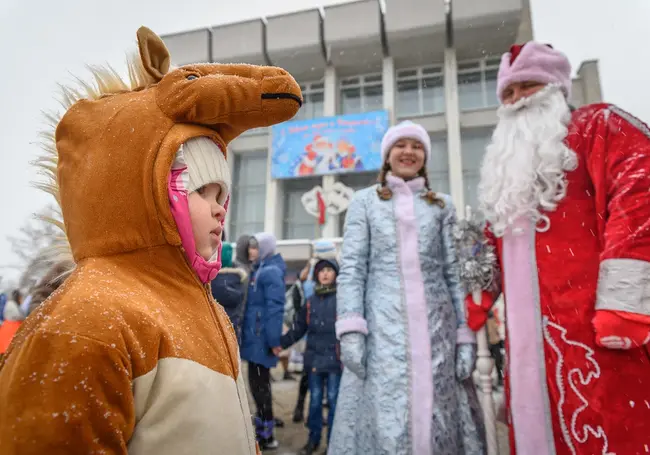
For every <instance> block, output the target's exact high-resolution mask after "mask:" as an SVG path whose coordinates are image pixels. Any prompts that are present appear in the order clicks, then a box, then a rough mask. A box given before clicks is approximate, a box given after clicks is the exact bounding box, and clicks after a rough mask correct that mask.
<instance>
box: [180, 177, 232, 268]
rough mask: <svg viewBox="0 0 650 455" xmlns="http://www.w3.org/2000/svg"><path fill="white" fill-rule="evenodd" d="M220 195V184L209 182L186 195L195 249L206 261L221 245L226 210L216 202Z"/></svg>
mask: <svg viewBox="0 0 650 455" xmlns="http://www.w3.org/2000/svg"><path fill="white" fill-rule="evenodd" d="M220 195H221V185H219V184H218V183H210V184H208V185H205V186H202V187H201V188H199V189H198V190H196V191H194V192H192V193H190V195H189V197H188V203H189V208H190V219H191V221H192V233H193V234H194V243H195V244H196V251H197V252H198V253H199V254H200V255H201V257H202V258H203V259H205V260H206V261H207V260H209V259H210V258H212V256H214V253H215V252H216V251H217V250H218V248H219V245H221V232H222V231H223V227H222V223H223V220H224V218H225V216H226V210H225V209H224V208H223V207H222V206H221V205H220V204H219V203H218V202H217V200H218V199H219V196H220Z"/></svg>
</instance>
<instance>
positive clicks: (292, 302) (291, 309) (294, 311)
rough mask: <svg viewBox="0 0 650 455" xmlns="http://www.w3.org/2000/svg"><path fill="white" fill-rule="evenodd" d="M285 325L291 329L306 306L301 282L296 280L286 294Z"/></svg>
mask: <svg viewBox="0 0 650 455" xmlns="http://www.w3.org/2000/svg"><path fill="white" fill-rule="evenodd" d="M284 298H285V303H284V319H283V322H284V325H286V326H287V327H291V326H292V325H293V322H294V321H295V320H296V317H297V316H298V312H299V311H300V308H302V306H303V305H304V301H305V294H304V292H303V289H302V283H301V282H300V280H296V282H295V283H293V284H292V285H291V286H289V289H287V291H286V292H285V293H284Z"/></svg>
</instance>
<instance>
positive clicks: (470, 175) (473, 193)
mask: <svg viewBox="0 0 650 455" xmlns="http://www.w3.org/2000/svg"><path fill="white" fill-rule="evenodd" d="M479 178H480V177H479V173H478V172H463V187H464V189H463V196H464V197H465V205H469V206H470V207H472V208H473V209H474V210H476V209H478V182H479Z"/></svg>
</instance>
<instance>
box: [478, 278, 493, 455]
mask: <svg viewBox="0 0 650 455" xmlns="http://www.w3.org/2000/svg"><path fill="white" fill-rule="evenodd" d="M472 297H473V299H474V302H480V301H481V291H477V292H475V293H474V294H473V295H472ZM476 343H477V353H476V354H477V360H476V370H477V372H478V386H479V399H480V402H481V408H482V409H483V421H484V422H485V439H486V443H487V454H488V455H498V453H499V445H498V442H497V420H496V412H495V409H494V396H493V388H492V373H493V371H494V359H493V358H492V355H491V354H490V349H489V345H488V338H487V329H486V325H483V327H481V329H480V330H479V331H478V332H477V334H476Z"/></svg>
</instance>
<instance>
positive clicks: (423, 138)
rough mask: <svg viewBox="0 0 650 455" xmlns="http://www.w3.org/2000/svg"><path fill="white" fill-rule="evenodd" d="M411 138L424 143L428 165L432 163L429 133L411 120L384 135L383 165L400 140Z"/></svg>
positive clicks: (382, 142)
mask: <svg viewBox="0 0 650 455" xmlns="http://www.w3.org/2000/svg"><path fill="white" fill-rule="evenodd" d="M404 138H409V139H415V140H418V141H420V142H422V145H424V150H425V152H426V154H427V163H429V162H430V161H431V138H430V137H429V133H427V130H425V129H424V127H423V126H422V125H418V124H417V123H413V122H411V121H410V120H405V121H403V122H401V123H398V124H397V125H394V126H391V127H390V128H388V131H386V134H384V137H383V138H382V140H381V161H382V163H383V162H385V161H386V156H388V152H390V149H391V148H392V147H393V145H394V144H395V142H397V141H398V140H400V139H404Z"/></svg>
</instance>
